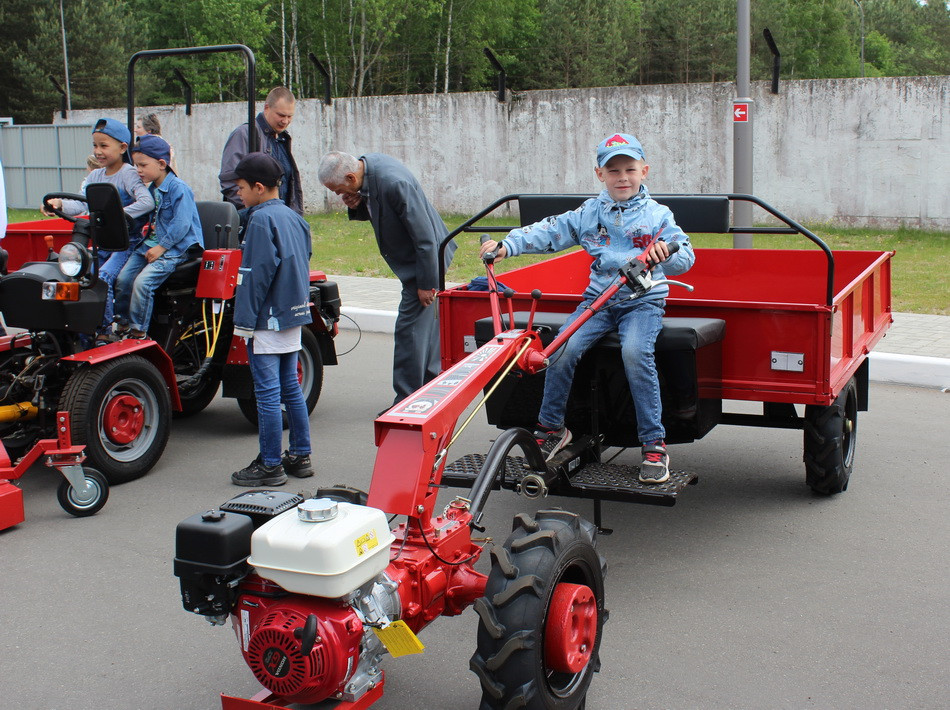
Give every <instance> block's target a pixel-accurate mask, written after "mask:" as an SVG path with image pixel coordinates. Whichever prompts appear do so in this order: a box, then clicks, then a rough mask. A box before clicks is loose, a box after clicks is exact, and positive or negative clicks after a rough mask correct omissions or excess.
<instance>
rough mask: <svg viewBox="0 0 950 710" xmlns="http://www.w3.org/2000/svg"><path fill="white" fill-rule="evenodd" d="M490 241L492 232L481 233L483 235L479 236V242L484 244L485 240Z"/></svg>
mask: <svg viewBox="0 0 950 710" xmlns="http://www.w3.org/2000/svg"><path fill="white" fill-rule="evenodd" d="M488 241H491V235H490V234H483V235H481V236H480V237H479V238H478V243H479V244H484V243H485V242H488Z"/></svg>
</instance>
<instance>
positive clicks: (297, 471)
mask: <svg viewBox="0 0 950 710" xmlns="http://www.w3.org/2000/svg"><path fill="white" fill-rule="evenodd" d="M280 463H281V464H282V465H283V467H284V471H285V472H287V473H289V474H290V475H291V476H295V477H296V478H309V477H310V476H312V475H313V466H312V465H311V463H310V454H304V455H303V456H295V455H294V454H292V453H290V452H289V451H285V452H284V455H283V456H282V457H281V459H280Z"/></svg>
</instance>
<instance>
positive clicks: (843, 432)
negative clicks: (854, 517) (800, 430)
mask: <svg viewBox="0 0 950 710" xmlns="http://www.w3.org/2000/svg"><path fill="white" fill-rule="evenodd" d="M804 438H805V443H804V449H805V454H804V459H805V482H806V483H807V484H808V486H809V487H810V488H811V489H812V490H813V491H815V493H821V494H823V495H831V494H833V493H841V492H842V491H845V490H847V488H848V480H849V479H850V478H851V471H852V470H853V469H854V452H855V449H856V447H857V442H858V387H857V384H856V383H855V381H854V378H853V377H852V378H851V380H849V381H848V384H847V385H845V386H844V389H842V390H841V393H840V394H839V395H838V398H837V399H835V401H834V402H833V403H832V404H830V405H829V406H827V407H819V406H813V405H809V406H806V407H805V436H804Z"/></svg>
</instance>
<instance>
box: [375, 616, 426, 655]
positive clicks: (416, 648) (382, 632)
mask: <svg viewBox="0 0 950 710" xmlns="http://www.w3.org/2000/svg"><path fill="white" fill-rule="evenodd" d="M373 632H374V633H375V634H376V636H377V637H378V638H379V640H380V641H382V642H383V646H385V647H386V650H387V651H389V654H390V655H391V656H392V657H393V658H399V657H400V656H411V655H412V654H414V653H422V652H423V651H424V650H425V648H426V647H425V646H423V645H422V641H420V640H419V637H418V636H416V635H415V634H414V633H412V629H410V628H409V627H408V626H406V622H405V621H402V620H400V621H394V622H393V623H391V624H390V625H389V626H387V627H386V628H385V629H375V628H374V629H373Z"/></svg>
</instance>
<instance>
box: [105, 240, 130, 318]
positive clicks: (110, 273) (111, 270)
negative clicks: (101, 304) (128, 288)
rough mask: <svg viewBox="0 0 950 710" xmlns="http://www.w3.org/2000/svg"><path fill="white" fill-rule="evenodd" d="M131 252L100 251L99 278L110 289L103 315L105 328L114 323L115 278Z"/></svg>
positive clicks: (107, 293)
mask: <svg viewBox="0 0 950 710" xmlns="http://www.w3.org/2000/svg"><path fill="white" fill-rule="evenodd" d="M130 253H131V252H130V251H129V250H128V249H126V250H125V251H108V252H104V251H100V252H99V280H100V281H103V282H105V284H106V286H108V291H107V292H106V311H105V314H104V315H103V317H102V325H103V327H105V328H108V327H109V326H110V325H112V317H113V316H114V315H115V306H114V304H113V300H114V299H115V279H116V277H117V276H118V275H119V272H120V271H122V267H123V266H125V262H127V261H128V260H129V254H130Z"/></svg>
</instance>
